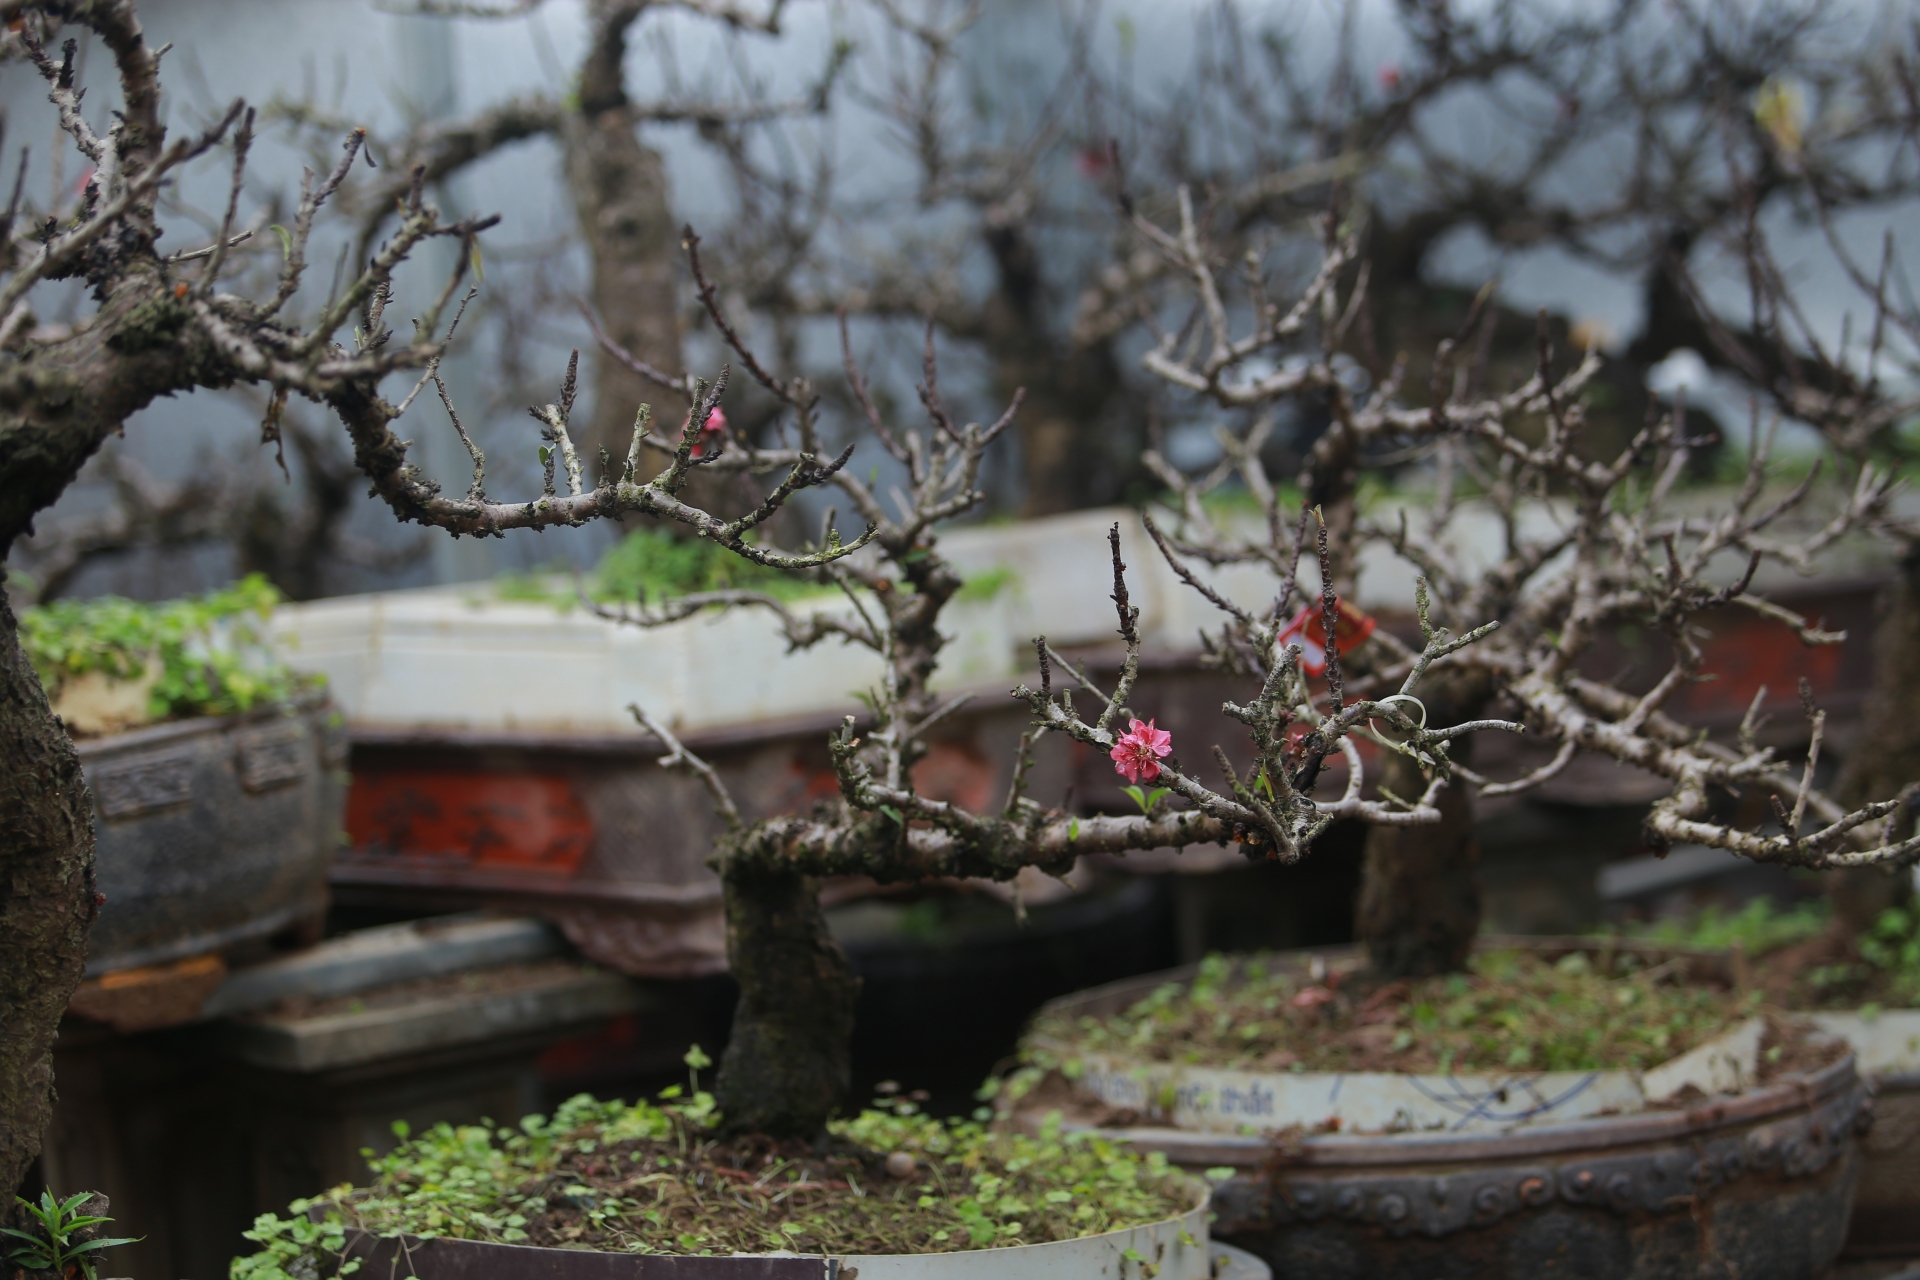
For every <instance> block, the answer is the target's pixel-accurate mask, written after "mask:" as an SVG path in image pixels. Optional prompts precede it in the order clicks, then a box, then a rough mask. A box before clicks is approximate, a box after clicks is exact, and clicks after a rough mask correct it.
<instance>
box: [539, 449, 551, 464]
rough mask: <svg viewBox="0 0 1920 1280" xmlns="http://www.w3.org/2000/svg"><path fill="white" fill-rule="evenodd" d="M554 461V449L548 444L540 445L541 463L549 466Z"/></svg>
mask: <svg viewBox="0 0 1920 1280" xmlns="http://www.w3.org/2000/svg"><path fill="white" fill-rule="evenodd" d="M552 462H553V450H552V449H550V448H548V447H547V446H546V445H544V444H543V445H541V446H540V465H541V466H543V467H544V466H548V465H550V464H551V463H552Z"/></svg>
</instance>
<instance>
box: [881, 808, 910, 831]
mask: <svg viewBox="0 0 1920 1280" xmlns="http://www.w3.org/2000/svg"><path fill="white" fill-rule="evenodd" d="M880 812H882V813H884V814H886V815H887V816H888V817H889V818H892V819H893V825H894V826H896V827H904V826H906V825H907V820H906V819H905V818H903V817H901V816H900V811H899V810H898V809H896V808H894V807H893V806H892V805H890V804H883V805H881V806H880Z"/></svg>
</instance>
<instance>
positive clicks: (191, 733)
mask: <svg viewBox="0 0 1920 1280" xmlns="http://www.w3.org/2000/svg"><path fill="white" fill-rule="evenodd" d="M328 705H329V704H328V699H327V693H326V690H325V689H315V690H308V691H306V692H304V693H300V694H297V695H295V696H294V697H292V698H290V699H288V700H287V701H285V702H273V703H268V704H266V705H264V706H258V707H254V708H253V709H252V710H249V711H236V712H235V713H233V714H232V715H229V716H191V717H189V718H187V719H184V720H161V721H158V722H156V723H154V724H147V725H141V726H140V727H139V728H138V729H128V730H127V731H125V732H124V733H108V734H102V735H101V736H99V737H97V738H75V739H73V745H74V749H75V750H76V751H78V752H79V754H80V759H81V760H82V761H91V760H93V759H95V758H96V757H103V756H111V755H116V754H118V753H120V752H122V751H138V750H140V749H141V748H142V747H151V746H159V745H162V744H164V743H168V742H174V741H177V740H179V739H182V738H192V737H198V736H200V735H202V734H207V733H220V732H224V731H225V730H227V729H230V728H234V727H237V726H239V725H243V724H251V723H253V722H255V721H258V720H272V719H278V718H280V717H283V716H289V715H306V714H311V713H313V712H316V711H320V710H323V709H325V708H326V707H327V706H328Z"/></svg>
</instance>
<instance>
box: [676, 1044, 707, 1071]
mask: <svg viewBox="0 0 1920 1280" xmlns="http://www.w3.org/2000/svg"><path fill="white" fill-rule="evenodd" d="M680 1061H682V1062H684V1063H686V1064H687V1065H688V1066H689V1067H691V1068H693V1069H694V1070H695V1071H705V1070H706V1069H707V1068H708V1067H710V1066H712V1065H713V1059H712V1058H709V1057H708V1056H707V1055H706V1054H705V1053H704V1052H703V1051H702V1050H701V1048H700V1046H699V1045H697V1044H696V1045H694V1046H693V1047H692V1048H691V1049H688V1050H687V1053H686V1056H685V1057H683V1058H681V1059H680Z"/></svg>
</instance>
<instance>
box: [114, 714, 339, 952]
mask: <svg viewBox="0 0 1920 1280" xmlns="http://www.w3.org/2000/svg"><path fill="white" fill-rule="evenodd" d="M337 719H338V718H337V717H336V716H335V715H334V714H333V712H332V708H331V706H330V705H329V704H328V703H327V702H326V701H325V700H324V699H312V700H309V701H307V702H304V703H302V704H300V705H298V706H293V707H278V708H266V709H261V710H258V711H253V712H250V713H248V714H245V715H238V716H226V717H207V718H202V719H196V720H181V721H175V722H173V723H168V724H158V725H153V726H150V727H148V728H144V729H135V730H132V731H131V732H128V733H120V734H114V735H112V736H109V737H104V738H95V739H91V740H86V741H82V742H80V743H79V744H78V746H79V750H80V761H81V765H82V767H83V768H84V769H85V770H86V775H87V785H88V786H89V787H90V788H91V789H92V791H93V802H94V811H95V820H96V821H95V839H96V844H95V853H94V857H95V862H96V867H97V871H96V876H97V884H98V888H99V892H101V893H103V894H105V895H106V903H105V904H104V905H103V906H102V907H101V909H100V916H99V919H98V920H96V921H95V922H94V926H93V931H92V934H91V936H90V938H89V942H88V958H87V973H88V974H89V975H98V974H101V973H107V972H111V971H114V970H119V969H129V968H134V967H137V966H141V965H151V964H159V963H162V962H165V961H169V960H177V959H180V958H181V957H184V956H194V955H202V954H205V953H207V952H213V951H219V950H222V949H224V948H227V947H231V946H233V945H234V944H236V943H239V942H245V941H247V940H249V939H254V938H262V937H265V936H267V935H269V934H272V933H275V932H278V931H279V930H281V929H284V928H286V927H287V926H288V925H289V924H292V923H294V922H295V921H299V920H302V919H304V918H307V917H310V916H315V915H317V914H318V913H320V912H322V911H324V910H325V909H326V905H327V867H328V865H329V864H330V863H331V862H332V860H333V856H334V852H335V850H336V849H337V848H338V847H339V833H340V830H341V808H342V805H343V803H344V801H345V794H346V793H345V786H344V774H343V772H342V771H343V769H344V767H345V763H346V738H345V735H344V733H343V732H342V731H341V729H340V728H339V727H338V726H337V724H336V723H335V721H337Z"/></svg>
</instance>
